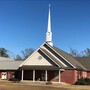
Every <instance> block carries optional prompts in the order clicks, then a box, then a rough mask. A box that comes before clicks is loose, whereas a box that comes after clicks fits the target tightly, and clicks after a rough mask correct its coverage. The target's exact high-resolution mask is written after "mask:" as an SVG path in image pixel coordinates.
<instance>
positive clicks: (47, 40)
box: [46, 4, 53, 46]
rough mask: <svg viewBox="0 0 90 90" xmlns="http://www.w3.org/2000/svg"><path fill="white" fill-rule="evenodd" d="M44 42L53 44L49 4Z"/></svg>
mask: <svg viewBox="0 0 90 90" xmlns="http://www.w3.org/2000/svg"><path fill="white" fill-rule="evenodd" d="M46 42H47V43H48V44H50V45H51V46H53V43H52V32H51V15H50V4H49V13H48V27H47V33H46Z"/></svg>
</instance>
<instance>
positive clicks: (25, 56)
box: [21, 48, 34, 60]
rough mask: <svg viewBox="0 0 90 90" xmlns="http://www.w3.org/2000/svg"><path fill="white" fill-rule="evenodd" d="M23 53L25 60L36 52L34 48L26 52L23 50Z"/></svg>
mask: <svg viewBox="0 0 90 90" xmlns="http://www.w3.org/2000/svg"><path fill="white" fill-rule="evenodd" d="M21 52H22V55H23V59H24V60H25V59H27V58H28V57H29V56H30V55H31V54H32V53H33V52H34V49H33V48H26V49H25V50H23V51H21Z"/></svg>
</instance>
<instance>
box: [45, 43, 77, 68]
mask: <svg viewBox="0 0 90 90" xmlns="http://www.w3.org/2000/svg"><path fill="white" fill-rule="evenodd" d="M46 44H47V43H46ZM47 45H48V44H47ZM48 46H49V45H48ZM49 47H50V48H51V49H52V50H54V49H53V48H52V47H51V46H49ZM54 51H55V50H54ZM55 52H56V51H55ZM56 53H57V54H58V55H59V56H60V57H62V58H63V59H64V60H65V61H66V62H68V61H67V59H66V58H64V57H63V56H62V55H60V54H59V53H58V52H56ZM68 63H69V64H70V65H71V66H72V67H73V68H76V67H75V66H74V65H72V64H71V63H70V62H68Z"/></svg>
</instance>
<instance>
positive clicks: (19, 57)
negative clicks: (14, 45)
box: [15, 55, 23, 61]
mask: <svg viewBox="0 0 90 90" xmlns="http://www.w3.org/2000/svg"><path fill="white" fill-rule="evenodd" d="M15 60H16V61H20V60H23V58H22V57H21V56H20V55H16V57H15Z"/></svg>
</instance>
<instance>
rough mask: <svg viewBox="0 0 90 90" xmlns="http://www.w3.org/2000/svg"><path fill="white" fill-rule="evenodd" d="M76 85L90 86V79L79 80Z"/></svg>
mask: <svg viewBox="0 0 90 90" xmlns="http://www.w3.org/2000/svg"><path fill="white" fill-rule="evenodd" d="M75 85H90V79H89V78H81V79H78V81H77V82H76V83H75Z"/></svg>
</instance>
